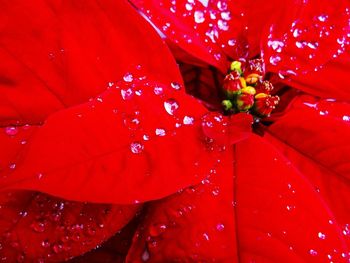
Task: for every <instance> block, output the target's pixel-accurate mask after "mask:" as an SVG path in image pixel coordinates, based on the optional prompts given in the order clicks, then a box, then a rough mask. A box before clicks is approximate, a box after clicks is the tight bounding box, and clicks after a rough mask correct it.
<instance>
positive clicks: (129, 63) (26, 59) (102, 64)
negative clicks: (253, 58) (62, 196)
mask: <svg viewBox="0 0 350 263" xmlns="http://www.w3.org/2000/svg"><path fill="white" fill-rule="evenodd" d="M0 24H1V39H0V59H1V65H0V72H1V74H0V100H1V105H0V116H1V117H0V125H2V126H4V125H9V124H20V123H21V124H23V123H24V124H26V123H30V124H33V123H38V122H41V121H43V120H45V118H46V117H47V116H48V115H49V114H51V113H52V112H55V111H57V110H59V109H62V108H64V107H66V106H72V105H76V104H79V103H82V102H85V101H86V100H87V99H89V98H90V97H92V96H96V95H97V94H99V93H101V92H102V91H103V90H104V87H105V84H106V83H107V82H108V81H111V80H112V79H116V78H120V77H122V76H123V74H125V72H127V71H129V70H132V69H134V68H135V66H137V65H139V64H141V65H142V66H143V68H144V71H145V73H152V74H148V76H152V77H154V78H155V79H157V80H159V81H164V80H169V79H178V80H180V79H181V77H180V75H179V72H178V70H177V68H176V65H175V63H174V60H173V58H172V55H171V54H170V52H169V51H168V49H167V47H166V46H165V45H164V44H163V43H162V41H161V40H160V38H159V36H158V35H157V33H156V32H154V30H153V29H152V27H151V26H150V25H148V24H147V23H146V22H145V21H144V20H143V19H142V18H141V17H140V16H139V14H138V13H137V12H136V11H135V10H133V8H132V7H131V6H130V5H129V4H128V3H127V2H126V1H124V0H121V1H111V0H107V1H99V0H96V1H89V2H85V1H56V2H54V3H52V2H51V1H45V0H40V1H35V2H34V3H28V2H26V1H17V2H16V4H15V5H14V4H10V3H7V2H6V1H3V2H2V3H1V10H0ZM141 39H142V41H140V40H141Z"/></svg>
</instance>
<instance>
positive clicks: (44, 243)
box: [41, 239, 50, 248]
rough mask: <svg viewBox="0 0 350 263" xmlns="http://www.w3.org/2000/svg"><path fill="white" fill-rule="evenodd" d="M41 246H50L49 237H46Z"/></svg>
mask: <svg viewBox="0 0 350 263" xmlns="http://www.w3.org/2000/svg"><path fill="white" fill-rule="evenodd" d="M41 246H42V247H44V248H47V247H50V242H49V241H48V240H47V239H45V240H43V241H42V242H41Z"/></svg>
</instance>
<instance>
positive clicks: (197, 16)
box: [193, 10, 205, 24]
mask: <svg viewBox="0 0 350 263" xmlns="http://www.w3.org/2000/svg"><path fill="white" fill-rule="evenodd" d="M193 16H194V21H195V22H196V23H197V24H200V23H203V22H204V21H205V17H204V13H203V12H202V11H199V10H197V11H195V12H194V14H193Z"/></svg>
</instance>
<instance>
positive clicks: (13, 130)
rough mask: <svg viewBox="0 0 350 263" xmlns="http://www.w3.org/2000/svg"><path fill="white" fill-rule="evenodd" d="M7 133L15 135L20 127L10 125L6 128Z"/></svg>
mask: <svg viewBox="0 0 350 263" xmlns="http://www.w3.org/2000/svg"><path fill="white" fill-rule="evenodd" d="M5 133H6V134H7V135H9V136H15V135H16V134H17V133H18V128H17V127H14V126H8V127H6V128H5Z"/></svg>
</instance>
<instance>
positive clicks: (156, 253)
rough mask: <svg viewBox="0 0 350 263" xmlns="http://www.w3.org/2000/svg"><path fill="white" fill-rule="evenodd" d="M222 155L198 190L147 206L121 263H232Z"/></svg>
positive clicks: (227, 161) (228, 169) (229, 181)
mask: <svg viewBox="0 0 350 263" xmlns="http://www.w3.org/2000/svg"><path fill="white" fill-rule="evenodd" d="M226 153H227V154H226V157H225V158H224V159H222V160H221V164H220V165H218V167H217V168H216V169H214V170H212V171H211V174H210V175H209V177H208V178H207V179H204V180H203V181H202V184H200V185H197V186H195V187H189V188H186V189H184V190H183V191H181V192H179V193H177V194H175V195H172V196H170V197H168V198H165V199H163V200H160V201H156V202H153V203H150V204H149V207H148V209H146V216H145V220H144V222H143V223H142V224H141V225H140V227H139V230H138V232H136V234H135V237H134V241H133V245H132V247H131V248H130V250H129V253H128V257H127V260H126V262H212V261H213V260H215V261H217V262H235V261H236V259H237V251H236V245H237V243H236V231H237V229H236V227H235V221H236V219H235V211H234V209H233V207H232V201H233V200H232V197H233V189H232V186H233V178H232V173H233V167H232V155H231V154H230V151H227V152H226ZM146 259H148V260H146Z"/></svg>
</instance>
